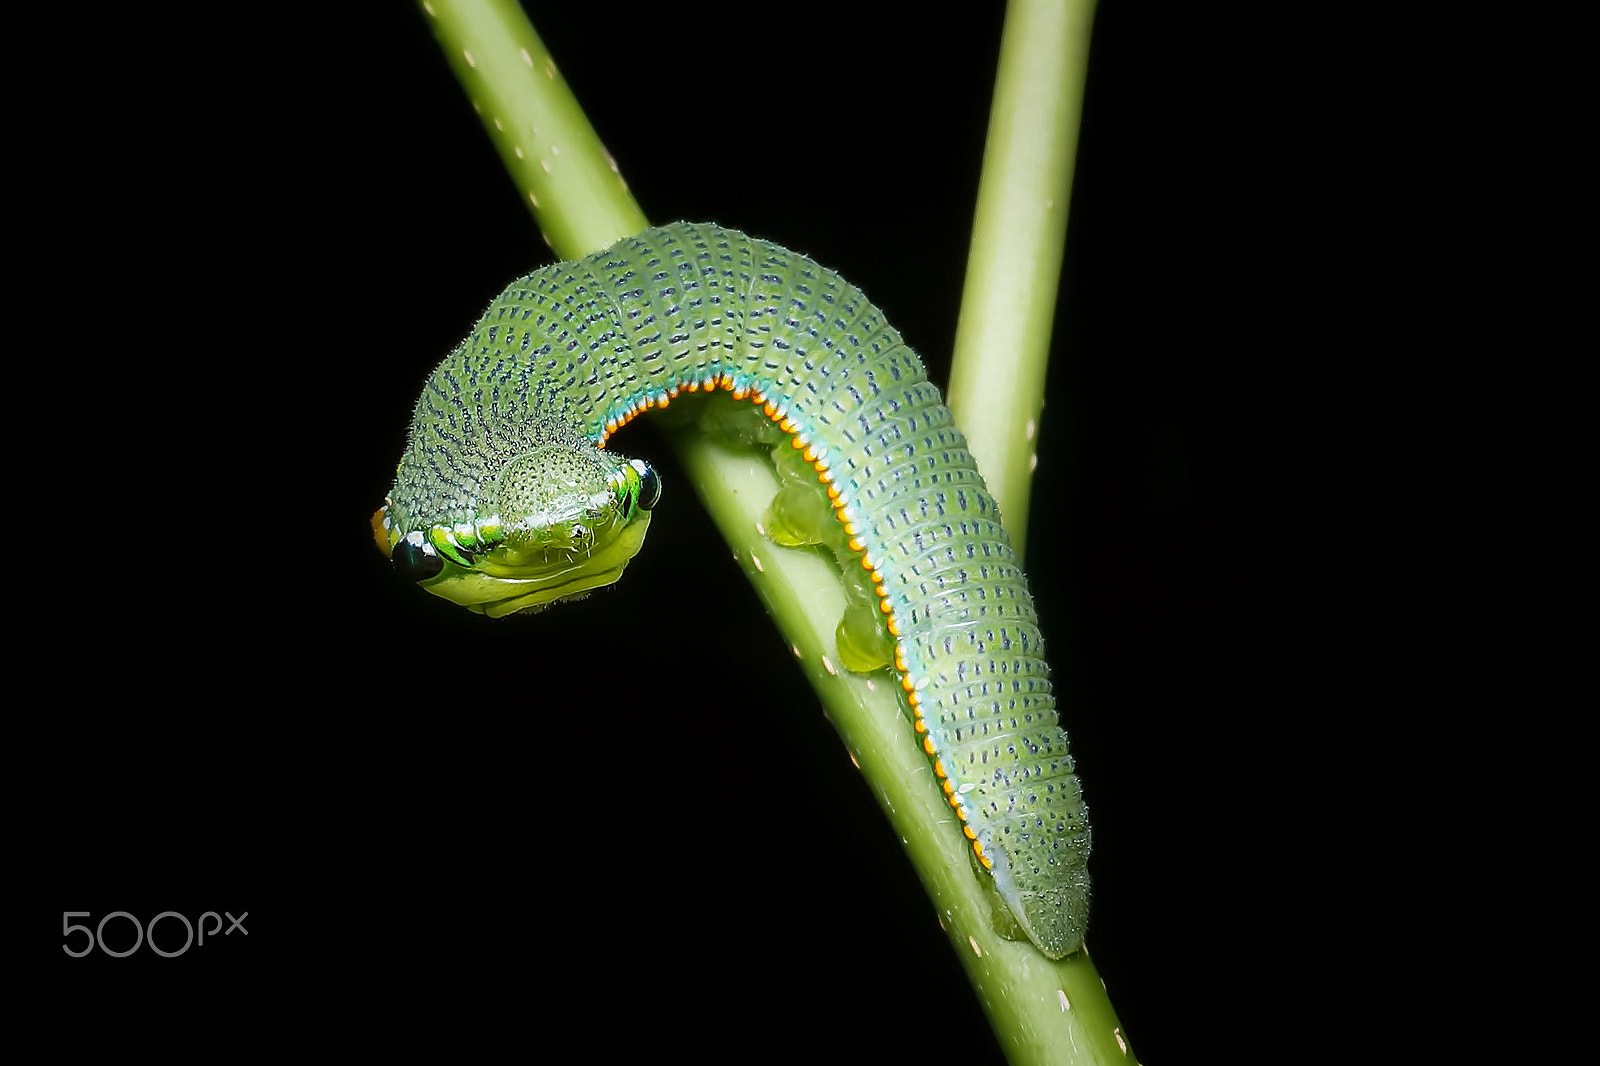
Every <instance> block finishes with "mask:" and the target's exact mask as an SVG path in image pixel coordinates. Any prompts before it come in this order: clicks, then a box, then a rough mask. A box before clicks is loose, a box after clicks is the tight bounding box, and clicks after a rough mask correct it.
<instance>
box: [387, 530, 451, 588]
mask: <svg viewBox="0 0 1600 1066" xmlns="http://www.w3.org/2000/svg"><path fill="white" fill-rule="evenodd" d="M389 561H390V562H392V563H393V564H394V568H395V571H396V572H397V573H399V575H400V576H401V577H403V578H405V579H406V580H407V581H426V580H428V579H429V578H430V577H434V576H435V575H437V574H438V573H439V571H441V570H443V569H444V560H443V559H441V558H439V556H438V554H437V553H435V552H434V550H433V545H431V544H426V543H423V544H418V543H416V542H415V541H413V540H411V538H409V537H407V538H406V539H405V540H402V541H401V542H400V543H399V544H396V545H395V546H394V554H392V555H390V556H389Z"/></svg>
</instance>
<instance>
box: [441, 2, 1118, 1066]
mask: <svg viewBox="0 0 1600 1066" xmlns="http://www.w3.org/2000/svg"><path fill="white" fill-rule="evenodd" d="M1034 2H1036V0H1028V4H1031V3H1034ZM1028 4H1023V5H1020V6H1028ZM421 6H422V8H423V11H424V13H425V14H426V15H427V17H428V20H429V22H430V24H431V25H432V26H433V29H434V32H435V35H436V36H437V37H438V39H439V42H440V46H441V47H442V48H443V49H444V52H445V54H446V55H447V56H449V57H451V63H452V65H453V66H454V67H455V69H456V70H457V72H458V74H460V75H462V78H463V85H464V86H465V87H466V90H467V93H468V95H469V96H470V97H471V98H472V101H473V105H474V107H475V108H476V110H477V111H478V114H479V116H480V118H481V119H482V121H483V124H484V128H485V129H486V130H487V131H488V132H489V134H490V136H491V137H492V138H494V140H495V143H496V145H497V146H499V150H500V153H501V156H502V158H504V159H506V162H507V166H508V167H509V168H510V170H511V172H512V176H513V180H515V181H516V182H517V185H518V187H519V188H521V189H523V190H524V191H525V193H526V195H528V197H529V204H530V208H532V209H533V210H534V214H535V217H536V219H537V220H538V222H539V225H540V227H541V229H543V231H544V233H545V235H546V239H547V240H548V241H549V242H550V245H551V247H552V248H553V249H554V250H555V251H556V253H557V254H558V255H560V256H561V257H563V258H567V259H571V258H576V257H578V256H581V255H585V254H588V253H590V252H593V251H597V250H599V249H601V248H604V247H606V246H607V245H609V244H610V243H612V242H613V241H614V240H616V239H617V238H618V237H621V236H625V235H627V234H629V233H632V232H636V231H638V230H640V229H643V228H645V226H646V222H645V220H644V218H643V215H642V213H640V211H639V209H638V206H637V205H636V204H635V203H634V202H633V200H632V198H631V197H630V196H629V195H628V192H627V190H626V186H625V185H624V183H623V182H622V181H621V179H620V178H619V177H618V176H617V175H616V174H615V172H614V170H613V168H612V167H611V164H610V157H609V156H608V155H607V154H606V153H605V150H604V148H603V147H601V145H600V143H599V140H598V139H597V138H596V137H595V135H594V134H593V132H592V131H590V130H589V129H588V124H587V122H586V121H584V119H583V115H582V111H581V109H580V108H579V107H578V104H577V102H576V100H574V99H573V97H572V95H571V93H570V92H569V91H568V90H567V88H566V85H565V83H564V82H562V81H561V79H560V77H559V76H557V75H555V74H554V73H553V72H554V70H555V66H554V64H553V62H551V60H550V58H549V55H548V53H547V51H546V50H545V48H544V46H543V44H542V43H541V42H540V41H539V38H538V36H537V34H535V33H534V31H533V28H532V27H531V26H529V25H528V23H527V20H526V18H525V17H524V16H523V14H522V12H521V10H520V9H519V8H518V7H517V5H516V4H515V3H511V2H508V0H425V2H423V3H422V4H421ZM1010 32H1011V31H1010V30H1009V28H1008V30H1007V33H1008V36H1009V34H1010ZM468 56H470V57H471V58H470V60H469V59H468V58H467V57H468ZM524 57H526V58H524ZM1080 59H1081V56H1080ZM1011 61H1012V62H1018V61H1019V60H1015V59H1013V60H1011ZM1080 77H1081V76H1080ZM491 82H492V83H493V84H492V85H491V84H490V83H491ZM580 127H581V130H580ZM554 130H560V131H565V132H562V133H560V134H552V133H551V131H554ZM533 131H537V136H535V134H534V132H533ZM518 149H520V152H519V151H518ZM580 154H588V155H590V156H591V158H590V159H588V160H578V159H576V158H575V157H576V156H578V155H580ZM595 175H600V178H599V180H596V179H595ZM619 227H620V228H619ZM1046 328H1048V327H1046ZM1034 410H1037V401H1034ZM672 440H673V443H674V447H675V448H676V449H677V451H678V453H679V457H680V459H681V460H682V462H683V464H684V466H685V468H686V469H688V471H689V472H690V474H691V476H692V478H693V480H694V481H695V488H696V491H697V493H698V494H699V496H700V498H701V500H702V502H703V503H704V504H705V506H706V508H707V509H708V511H709V512H710V514H711V516H712V519H713V520H714V521H715V522H716V524H717V527H718V528H719V529H720V530H721V531H722V534H723V536H724V537H725V538H727V541H728V544H729V546H730V547H731V548H732V549H733V552H734V555H735V557H736V558H737V559H738V560H739V564H740V566H741V567H742V568H743V569H744V571H745V573H746V574H747V575H748V576H749V577H750V580H751V583H752V584H753V585H754V587H755V589H756V591H757V593H758V594H759V595H760V596H761V598H762V600H763V602H764V603H765V604H766V607H767V610H768V611H769V613H770V614H771V615H772V618H773V620H774V622H775V623H776V625H777V626H778V628H779V630H780V631H781V632H782V633H783V635H784V637H785V639H786V640H787V641H788V642H789V646H790V648H791V650H792V652H793V654H794V655H795V657H796V659H797V660H798V662H799V664H800V666H801V668H802V670H803V671H804V672H805V674H806V676H807V677H808V679H809V680H810V681H811V684H812V686H813V688H814V689H815V690H816V693H817V696H818V698H819V699H820V700H821V702H822V704H823V706H824V708H825V710H826V713H827V715H828V717H829V719H830V721H832V723H833V725H834V727H835V728H836V729H837V730H838V732H839V734H840V736H841V738H842V739H843V740H844V742H845V745H846V747H847V748H848V749H849V751H850V753H851V755H852V757H853V758H854V759H855V760H856V763H857V764H858V765H859V766H860V767H861V771H862V773H863V774H865V775H866V778H867V781H868V782H869V783H870V784H871V786H872V788H873V791H874V793H875V794H876V795H877V797H878V801H879V803H880V805H881V806H882V807H883V809H884V811H885V813H886V814H887V816H888V817H889V820H890V822H891V823H892V824H893V826H894V828H895V830H896V832H897V833H898V834H899V835H900V837H901V839H902V841H903V842H904V844H905V848H906V852H907V854H908V855H909V856H910V858H911V861H912V863H913V864H914V865H915V867H916V869H917V872H918V875H919V876H920V877H921V879H922V882H923V884H924V886H925V887H926V888H927V890H928V895H929V897H930V898H931V900H932V902H933V905H934V911H935V913H936V915H937V917H938V919H939V922H940V925H941V927H942V928H943V929H944V931H945V934H946V935H947V936H948V937H949V938H950V941H951V944H952V946H953V947H954V949H955V951H956V953H957V955H958V957H959V958H960V959H961V960H962V963H963V965H964V966H965V968H966V970H967V974H968V976H969V978H970V980H971V982H972V985H973V988H974V990H975V991H976V992H977V994H978V998H979V1000H980V1002H981V1003H982V1004H983V1006H984V1009H985V1010H986V1011H987V1012H988V1014H989V1017H990V1021H991V1023H992V1024H993V1026H994V1028H995V1032H996V1034H997V1036H998V1037H999V1040H1000V1043H1001V1046H1002V1048H1003V1049H1004V1050H1005V1053H1006V1055H1007V1057H1008V1058H1009V1059H1010V1060H1011V1061H1012V1062H1013V1063H1016V1064H1018V1066H1024V1064H1033V1063H1039V1064H1043V1063H1065V1064H1072V1066H1078V1064H1090V1063H1095V1064H1099V1063H1112V1062H1117V1063H1126V1062H1132V1061H1133V1058H1132V1053H1131V1051H1129V1050H1128V1049H1127V1047H1126V1042H1125V1040H1124V1038H1123V1037H1122V1034H1121V1030H1120V1024H1119V1023H1118V1021H1117V1018H1116V1013H1115V1012H1114V1011H1113V1010H1112V1008H1111V1004H1110V1002H1109V1001H1108V1000H1107V998H1106V994H1105V989H1104V987H1103V985H1102V984H1101V982H1100V978H1099V975H1098V974H1096V972H1095V970H1094V967H1093V965H1092V964H1091V963H1090V961H1089V958H1088V954H1087V952H1083V953H1079V954H1077V955H1074V956H1071V957H1069V958H1067V959H1063V960H1061V961H1060V962H1051V961H1050V960H1048V959H1046V958H1045V957H1044V956H1043V955H1041V954H1039V952H1038V951H1037V950H1036V949H1035V948H1034V947H1033V946H1032V945H1031V944H1029V943H1026V942H1016V941H1008V940H1004V939H1002V938H1001V937H1000V936H999V935H998V934H997V933H996V932H995V931H994V926H993V923H992V922H991V920H990V907H991V905H992V903H991V898H992V897H991V896H990V895H989V894H987V893H986V892H985V890H984V886H983V885H982V884H981V883H980V882H979V880H978V878H977V876H976V874H975V872H974V871H973V869H972V863H971V859H970V858H969V855H970V852H969V849H968V847H967V845H966V841H965V839H964V838H963V837H962V835H961V833H960V832H959V829H958V827H957V825H956V824H955V816H954V814H953V812H952V810H951V808H950V806H949V804H948V803H947V802H946V801H945V799H944V796H943V793H942V792H941V791H940V790H939V787H938V784H937V782H936V781H935V779H934V777H933V772H932V769H931V767H930V766H929V763H928V760H927V758H926V756H924V755H923V754H922V749H921V746H920V743H919V742H918V740H917V738H916V735H915V733H914V732H913V730H912V728H911V724H910V722H909V721H908V720H907V718H906V715H905V712H904V711H903V709H902V707H901V702H900V699H899V695H898V691H897V688H896V685H895V683H894V681H893V679H892V677H891V675H890V673H889V672H888V671H881V672H879V673H878V674H875V675H872V676H870V677H863V676H859V675H854V674H849V673H847V672H845V671H844V670H843V668H842V667H840V666H838V665H837V663H835V662H834V661H833V660H834V658H835V653H834V626H835V624H836V623H837V621H838V619H839V617H840V614H841V613H842V611H843V608H844V602H845V600H844V592H843V588H842V585H841V583H840V580H839V575H838V571H837V567H836V565H835V564H834V563H833V562H832V561H831V560H828V559H824V558H823V557H822V556H820V555H818V554H816V553H813V552H806V551H794V550H789V549H784V548H779V547H777V546H776V545H774V544H773V543H772V542H771V541H770V540H768V539H767V538H766V536H765V535H764V534H763V532H762V530H761V516H762V513H763V511H764V510H765V507H766V504H767V502H768V501H769V500H771V499H772V496H773V495H774V493H775V492H776V491H777V480H776V478H775V477H774V474H773V469H772V465H771V462H770V460H768V459H767V458H766V457H765V456H764V455H761V454H759V453H756V452H749V451H738V450H733V449H729V448H726V447H724V446H722V445H720V444H718V443H716V442H714V441H711V440H709V439H707V438H706V437H705V436H704V435H702V434H699V433H696V432H693V431H687V432H674V433H673V434H672ZM1009 517H1010V518H1011V519H1012V520H1013V521H1016V520H1017V518H1018V516H1016V515H1014V514H1013V515H1011V516H1009ZM1008 528H1009V527H1008ZM843 905H844V906H848V905H849V903H848V901H846V902H845V903H844V904H843ZM762 950H764V951H765V950H771V949H770V948H763V949H762ZM885 1024H890V1022H889V1020H887V1019H886V1021H885Z"/></svg>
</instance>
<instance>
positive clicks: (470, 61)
mask: <svg viewBox="0 0 1600 1066" xmlns="http://www.w3.org/2000/svg"><path fill="white" fill-rule="evenodd" d="M461 54H462V55H463V56H465V57H466V60H467V66H469V67H471V68H472V69H473V70H477V69H478V64H477V63H476V62H475V61H474V60H473V58H472V53H471V52H469V51H467V50H466V49H465V48H463V49H462V50H461Z"/></svg>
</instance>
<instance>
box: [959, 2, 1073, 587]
mask: <svg viewBox="0 0 1600 1066" xmlns="http://www.w3.org/2000/svg"><path fill="white" fill-rule="evenodd" d="M1094 6H1095V5H1094V0H1013V2H1012V3H1011V5H1010V6H1009V7H1008V8H1007V10H1006V24H1005V34H1004V37H1003V39H1002V40H1001V43H1000V67H999V71H998V73H997V75H996V77H995V87H994V106H993V108H992V110H991V112H990V116H989V137H988V142H987V143H986V144H985V146H984V151H983V178H982V180H981V182H980V183H979V186H978V206H977V210H976V212H975V214H974V216H973V224H972V250H971V252H970V254H969V256H968V259H967V283H966V289H965V291H964V292H963V293H962V298H961V319H960V323H959V324H958V325H957V327H956V343H955V355H954V359H953V362H952V364H951V370H950V388H949V390H948V392H947V394H946V401H947V402H948V403H949V405H950V409H951V410H952V411H954V412H955V415H956V423H957V424H958V425H960V426H961V428H962V431H963V432H964V433H965V434H966V435H967V443H968V445H969V446H970V447H971V449H972V454H973V455H975V456H976V457H977V459H978V469H979V470H981V471H982V472H983V479H984V481H985V482H987V483H988V486H989V491H990V492H991V493H993V494H994V498H995V500H996V501H998V502H999V504H1000V513H1001V514H1002V515H1003V516H1004V517H1005V525H1006V531H1007V532H1008V533H1010V534H1011V543H1012V545H1013V546H1014V547H1015V548H1016V550H1017V554H1018V555H1019V556H1020V555H1022V553H1023V547H1024V543H1025V539H1026V536H1027V532H1028V493H1029V487H1030V486H1031V485H1032V483H1033V480H1032V479H1033V466H1034V454H1035V447H1036V442H1037V440H1038V430H1039V416H1040V412H1041V409H1042V408H1043V405H1044V379H1045V366H1046V364H1047V362H1048V361H1049V356H1050V328H1051V324H1052V323H1053V322H1054V320H1055V311H1056V289H1057V281H1058V280H1059V278H1060V275H1061V255H1062V249H1063V246H1064V244H1065V240H1066V232H1067V207H1068V203H1069V201H1070V199H1071V195H1072V166H1073V161H1074V159H1076V157H1077V149H1078V124H1079V121H1080V118H1081V116H1082V113H1083V85H1084V79H1085V77H1086V75H1087V73H1088V67H1089V33H1090V29H1091V27H1092V24H1093V22H1094Z"/></svg>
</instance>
